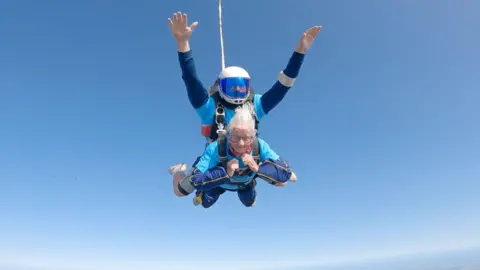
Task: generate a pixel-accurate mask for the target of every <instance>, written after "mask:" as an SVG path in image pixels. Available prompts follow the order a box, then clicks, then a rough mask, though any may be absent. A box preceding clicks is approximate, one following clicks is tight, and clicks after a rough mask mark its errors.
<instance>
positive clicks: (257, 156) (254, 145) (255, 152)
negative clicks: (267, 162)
mask: <svg viewBox="0 0 480 270" xmlns="http://www.w3.org/2000/svg"><path fill="white" fill-rule="evenodd" d="M252 152H253V155H252V156H253V159H254V160H255V162H256V163H257V164H259V163H260V145H259V143H258V139H257V137H255V139H253V142H252Z"/></svg>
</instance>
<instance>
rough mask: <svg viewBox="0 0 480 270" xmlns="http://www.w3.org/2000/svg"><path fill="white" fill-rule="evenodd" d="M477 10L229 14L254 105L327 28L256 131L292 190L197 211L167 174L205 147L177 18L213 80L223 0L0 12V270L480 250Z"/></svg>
mask: <svg viewBox="0 0 480 270" xmlns="http://www.w3.org/2000/svg"><path fill="white" fill-rule="evenodd" d="M113 3H115V4H113ZM479 8H480V4H479V3H478V2H474V1H466V0H465V1H455V2H454V1H381V0H378V1H373V0H367V1H314V0H305V1H302V2H301V3H300V2H298V1H289V2H284V3H283V4H278V1H274V0H264V1H261V2H259V1H255V0H245V1H238V0H237V1H233V0H225V2H224V11H223V16H224V38H225V50H226V51H225V52H226V62H227V65H239V66H242V67H245V68H246V69H247V70H248V71H249V73H250V74H251V76H252V77H253V81H252V83H253V86H254V88H255V89H256V91H257V92H260V93H263V92H264V91H266V89H268V88H269V87H270V86H271V85H272V84H273V83H274V82H275V80H276V78H277V75H278V73H279V72H280V71H281V70H282V69H283V68H284V67H285V65H286V64H287V61H288V59H289V57H290V55H291V53H292V52H293V49H294V48H295V46H296V44H297V41H298V38H299V37H300V35H301V34H302V32H303V31H304V30H306V29H308V28H309V27H311V26H312V25H316V24H320V25H322V26H323V27H324V28H323V30H322V32H321V33H320V34H319V36H318V38H317V40H316V41H315V44H314V45H313V47H312V48H311V50H310V51H309V52H308V55H307V56H306V59H305V62H304V65H303V67H302V70H301V73H300V76H299V78H298V80H297V81H296V85H295V86H294V88H293V89H292V90H291V91H290V92H289V93H288V95H287V97H286V98H285V99H284V101H283V102H282V103H281V104H280V105H279V106H278V107H277V108H276V109H275V110H274V111H272V112H271V114H270V115H269V116H268V117H266V118H265V119H264V121H263V122H262V126H261V135H262V137H263V138H264V139H265V140H267V141H268V142H269V143H270V145H271V146H272V147H273V148H274V149H275V150H276V151H277V152H278V153H279V154H280V155H282V156H284V157H285V158H287V159H288V160H289V161H290V163H291V165H292V166H293V167H294V169H295V171H296V172H297V175H298V177H299V182H298V183H295V184H291V185H289V186H287V187H286V188H283V189H280V188H273V187H271V186H267V185H266V184H265V185H262V184H260V185H259V187H258V193H259V197H258V201H257V205H256V207H254V208H251V209H249V208H245V207H243V205H242V204H241V203H240V202H239V201H238V199H237V197H236V195H235V194H233V193H227V194H225V195H224V196H222V198H221V199H220V200H219V202H218V203H217V204H216V205H215V207H213V208H211V209H208V210H205V209H202V208H198V207H194V206H193V205H192V200H191V197H188V198H177V197H175V196H174V195H173V193H172V188H171V179H170V176H169V175H168V174H167V168H168V166H170V165H171V164H174V163H177V162H182V161H184V162H188V163H189V164H191V162H192V161H193V160H194V159H195V157H196V156H198V155H199V154H200V153H201V151H202V150H203V143H204V141H203V139H202V137H201V136H200V126H199V125H200V123H199V119H198V117H197V116H196V114H195V112H194V110H193V109H192V108H191V106H190V104H189V102H188V99H187V95H186V91H185V88H184V85H183V82H182V80H181V74H180V68H179V65H178V61H177V53H176V46H175V42H174V40H173V38H172V36H171V34H170V32H169V28H168V24H167V18H168V17H169V16H171V14H172V13H173V12H175V11H178V10H181V11H184V12H187V13H188V14H189V16H190V22H193V20H198V21H199V26H198V27H197V29H196V31H195V33H194V35H193V37H192V42H191V45H192V48H193V50H194V56H195V59H196V63H197V69H198V73H199V75H200V77H201V78H202V80H203V81H204V83H205V85H209V84H210V83H212V82H213V80H214V79H215V76H217V74H218V73H219V72H220V51H219V39H218V21H217V6H216V2H215V1H194V0H182V1H168V2H164V1H147V0H144V1H115V2H113V1H93V0H87V1H85V0H83V1H73V0H72V1H53V0H45V1H33V0H22V1H14V0H9V1H1V2H0V36H1V37H2V38H1V40H0V127H1V129H0V153H1V154H0V264H17V265H23V264H28V265H41V266H45V267H47V268H49V269H56V268H61V269H66V268H65V267H66V266H71V265H75V266H78V267H80V268H81V267H82V266H92V267H93V266H96V267H99V268H100V269H105V268H109V267H111V268H114V269H129V268H130V269H132V268H136V269H139V268H138V265H139V263H141V262H149V265H150V266H151V267H152V269H153V267H157V269H158V267H161V268H162V269H167V268H168V269H177V268H175V267H174V266H178V269H181V267H182V265H184V266H185V267H186V268H187V269H188V268H189V265H196V264H198V263H199V262H208V261H219V260H220V261H224V262H225V263H228V264H229V266H231V265H233V266H238V267H239V268H240V269H248V267H250V266H253V265H257V266H259V267H260V266H265V267H267V266H268V267H273V268H275V267H277V266H280V265H291V266H292V267H293V266H299V265H310V264H312V265H315V264H321V263H323V262H328V261H344V260H353V259H359V260H361V259H362V258H370V257H372V256H374V257H382V256H390V255H395V254H403V253H408V252H411V253H415V252H420V251H431V250H450V249H457V248H464V247H469V246H475V245H477V244H479V243H480V229H479V228H480V210H479V209H480V196H478V193H479V191H480V182H479V180H480V155H479V152H480V140H479V138H480V122H479V121H478V117H479V116H480V106H478V103H479V100H480V94H479V91H478V89H480V76H478V74H480V52H479V51H478V48H479V47H480V37H479V36H478V34H476V33H477V32H478V31H477V30H478V28H479V27H480V19H479V18H478V16H476V12H475V11H476V10H478V9H479ZM180 262H181V263H180ZM287 263H288V264H287ZM216 266H218V267H219V269H224V266H223V264H221V263H220V264H217V265H216ZM122 267H123V268H122ZM164 267H166V268H164ZM201 267H206V265H205V264H202V266H201ZM209 269H213V268H209Z"/></svg>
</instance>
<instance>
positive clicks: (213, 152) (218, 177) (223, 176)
mask: <svg viewBox="0 0 480 270" xmlns="http://www.w3.org/2000/svg"><path fill="white" fill-rule="evenodd" d="M217 149H218V145H217V142H216V141H215V142H213V143H211V144H210V145H209V146H208V147H207V148H206V149H205V151H204V153H203V155H202V156H201V157H200V160H199V161H198V163H197V165H196V166H195V168H194V171H193V174H192V176H191V178H190V179H191V180H190V181H191V183H192V185H193V187H194V188H195V189H196V190H201V191H204V190H209V189H212V188H215V187H218V186H220V185H223V184H226V183H229V182H230V178H229V177H228V175H227V172H226V170H225V169H224V168H223V167H221V166H217V164H218V151H217Z"/></svg>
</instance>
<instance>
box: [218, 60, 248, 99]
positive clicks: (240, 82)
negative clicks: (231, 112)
mask: <svg viewBox="0 0 480 270" xmlns="http://www.w3.org/2000/svg"><path fill="white" fill-rule="evenodd" d="M218 87H219V92H220V96H221V97H222V98H223V99H224V100H226V101H227V102H228V103H232V104H243V103H244V102H245V101H246V100H247V98H248V95H249V93H250V75H249V74H248V72H247V71H246V70H245V69H243V68H241V67H236V66H231V67H227V68H225V69H224V70H222V72H221V73H220V75H219V76H218Z"/></svg>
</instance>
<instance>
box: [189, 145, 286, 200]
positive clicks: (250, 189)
mask: <svg viewBox="0 0 480 270" xmlns="http://www.w3.org/2000/svg"><path fill="white" fill-rule="evenodd" d="M217 143H218V141H215V142H213V143H211V144H210V145H209V146H207V148H206V149H205V151H204V153H203V155H202V156H201V157H200V159H199V160H198V163H197V164H196V166H195V167H194V171H193V174H192V176H191V177H190V183H191V184H192V186H193V187H194V188H195V189H196V190H197V195H198V196H199V197H200V199H201V205H202V206H203V207H205V208H208V207H210V206H212V205H213V204H214V203H215V202H216V201H217V200H218V198H219V197H220V195H222V194H223V193H224V192H225V191H227V190H228V191H236V192H237V194H238V198H239V199H240V201H241V202H242V203H243V205H245V206H246V207H250V206H252V204H253V203H254V202H255V198H256V191H255V178H256V177H259V178H262V179H264V180H265V181H267V182H268V183H270V184H276V183H285V182H286V181H288V180H289V179H290V176H291V175H292V172H291V170H290V168H289V166H288V164H287V163H286V162H285V161H284V160H283V159H281V158H280V157H279V156H278V155H277V153H275V151H273V150H272V149H271V148H270V146H269V145H268V144H267V143H266V142H265V141H264V140H262V139H260V138H258V144H259V152H260V166H259V169H258V172H256V173H254V172H253V171H251V170H250V169H249V168H248V167H247V166H245V164H243V162H242V159H241V158H240V157H236V156H233V155H232V153H231V152H227V160H228V161H230V160H232V159H237V160H238V165H239V169H237V172H236V173H234V174H233V176H232V177H229V176H228V175H227V172H226V169H225V168H224V167H223V166H222V165H221V164H219V156H218V144H217ZM226 144H227V145H226V149H230V147H229V146H228V141H227V142H226ZM240 172H242V173H240Z"/></svg>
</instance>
